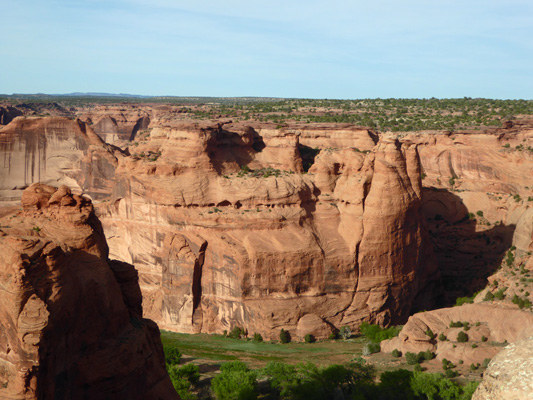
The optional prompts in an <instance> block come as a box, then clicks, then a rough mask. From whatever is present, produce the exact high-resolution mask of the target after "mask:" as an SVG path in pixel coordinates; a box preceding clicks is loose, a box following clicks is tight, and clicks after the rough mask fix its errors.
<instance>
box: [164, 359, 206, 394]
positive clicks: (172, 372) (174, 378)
mask: <svg viewBox="0 0 533 400" xmlns="http://www.w3.org/2000/svg"><path fill="white" fill-rule="evenodd" d="M167 371H168V375H169V377H170V381H171V382H172V386H174V389H175V390H176V392H178V394H179V395H180V397H181V398H182V399H183V400H196V399H197V397H196V396H195V395H194V394H192V393H191V392H190V390H191V386H192V385H196V384H197V383H198V381H199V380H200V369H199V368H198V366H197V365H194V364H187V365H184V366H182V367H180V366H178V365H176V364H174V365H167Z"/></svg>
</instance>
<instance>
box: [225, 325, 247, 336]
mask: <svg viewBox="0 0 533 400" xmlns="http://www.w3.org/2000/svg"><path fill="white" fill-rule="evenodd" d="M244 336H245V331H244V329H243V328H241V327H239V326H235V327H233V329H232V330H231V331H230V332H229V333H228V336H227V337H229V338H230V339H241V338H242V337H244Z"/></svg>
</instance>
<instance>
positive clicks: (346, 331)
mask: <svg viewBox="0 0 533 400" xmlns="http://www.w3.org/2000/svg"><path fill="white" fill-rule="evenodd" d="M339 335H341V337H342V338H343V339H344V340H346V339H349V338H350V337H351V336H352V330H351V329H350V327H349V326H343V327H341V330H340V331H339Z"/></svg>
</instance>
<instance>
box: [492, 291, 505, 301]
mask: <svg viewBox="0 0 533 400" xmlns="http://www.w3.org/2000/svg"><path fill="white" fill-rule="evenodd" d="M504 292H505V289H500V290H498V291H497V292H496V293H494V298H495V299H496V300H503V299H505V293H504Z"/></svg>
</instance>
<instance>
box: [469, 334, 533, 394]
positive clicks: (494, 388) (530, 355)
mask: <svg viewBox="0 0 533 400" xmlns="http://www.w3.org/2000/svg"><path fill="white" fill-rule="evenodd" d="M532 382H533V337H530V338H528V339H524V340H521V341H518V342H516V343H513V344H511V345H509V346H507V347H506V348H505V349H504V350H503V351H502V352H501V353H499V354H498V355H497V356H496V357H494V358H493V359H492V361H491V363H490V364H489V367H488V369H487V371H486V372H485V374H484V376H483V381H482V382H481V384H480V385H479V386H478V388H477V390H476V391H475V393H474V395H473V396H472V400H528V399H533V385H532Z"/></svg>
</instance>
